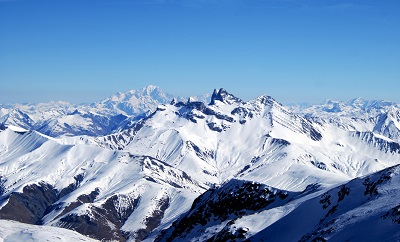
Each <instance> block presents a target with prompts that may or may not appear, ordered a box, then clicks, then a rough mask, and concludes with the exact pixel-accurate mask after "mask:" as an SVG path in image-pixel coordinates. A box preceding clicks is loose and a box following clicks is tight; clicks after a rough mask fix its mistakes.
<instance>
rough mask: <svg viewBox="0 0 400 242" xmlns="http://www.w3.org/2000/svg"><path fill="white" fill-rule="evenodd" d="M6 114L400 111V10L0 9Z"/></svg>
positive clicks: (241, 4)
mask: <svg viewBox="0 0 400 242" xmlns="http://www.w3.org/2000/svg"><path fill="white" fill-rule="evenodd" d="M0 84H1V86H0V103H3V104H4V103H14V102H47V101H50V100H63V101H69V102H72V103H80V102H84V101H86V102H92V101H98V100H100V99H102V98H105V97H106V96H109V95H112V94H114V93H116V92H118V91H121V92H125V91H128V90H130V89H139V88H141V87H144V86H147V85H148V84H153V85H157V86H159V87H161V88H162V89H163V90H164V91H167V92H169V93H172V94H175V95H180V96H189V95H200V94H204V93H207V92H208V93H209V92H212V90H213V89H214V88H219V87H224V88H225V89H227V90H228V91H229V92H231V93H233V94H235V95H236V96H238V97H240V98H242V99H244V100H249V99H252V98H255V97H257V96H259V95H261V94H268V95H271V96H273V97H274V98H275V99H277V100H278V101H280V102H282V103H292V102H311V103H318V102H321V101H323V100H324V99H327V98H332V99H336V100H349V99H352V98H355V97H363V98H365V99H386V100H391V101H396V102H400V1H399V0H358V1H356V0H348V1H344V0H343V1H338V0H279V1H278V0H0Z"/></svg>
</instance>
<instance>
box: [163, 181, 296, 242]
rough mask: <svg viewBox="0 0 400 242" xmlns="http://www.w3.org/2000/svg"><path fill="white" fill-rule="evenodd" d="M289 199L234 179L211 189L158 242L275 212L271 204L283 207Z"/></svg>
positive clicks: (180, 237)
mask: <svg viewBox="0 0 400 242" xmlns="http://www.w3.org/2000/svg"><path fill="white" fill-rule="evenodd" d="M292 195H293V194H292ZM287 198H288V192H286V191H281V190H277V189H274V188H271V187H268V186H266V185H263V184H259V183H254V182H246V181H239V180H235V179H233V180H231V181H229V182H228V183H226V184H225V185H224V186H222V187H220V188H215V189H210V190H208V191H207V192H205V193H204V194H203V195H201V196H200V197H198V198H196V200H195V201H194V202H193V204H192V207H191V209H190V211H189V212H188V213H187V214H185V215H184V216H183V217H182V218H181V219H179V220H177V221H175V222H174V223H173V225H172V226H171V228H169V229H168V230H165V231H163V232H162V233H161V234H160V236H159V237H158V238H157V239H156V241H173V240H175V239H177V240H181V239H183V238H184V236H185V235H186V234H187V233H189V232H190V231H191V230H192V229H193V228H194V227H196V226H197V225H199V226H202V227H205V226H206V225H207V224H208V223H210V222H212V221H220V222H221V221H225V220H234V219H235V218H238V217H241V216H243V215H247V214H252V213H254V212H256V211H257V212H260V211H262V210H263V209H266V208H272V207H274V206H269V205H270V204H272V203H274V204H276V206H277V205H282V204H283V203H286V201H285V200H286V199H287ZM288 200H289V199H288ZM224 236H225V237H224ZM226 236H228V234H225V235H223V234H221V238H228V237H226ZM178 238H179V239H178Z"/></svg>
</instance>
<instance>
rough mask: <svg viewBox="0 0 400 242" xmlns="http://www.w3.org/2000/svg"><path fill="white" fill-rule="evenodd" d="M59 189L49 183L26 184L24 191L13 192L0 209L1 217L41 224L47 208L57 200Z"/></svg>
mask: <svg viewBox="0 0 400 242" xmlns="http://www.w3.org/2000/svg"><path fill="white" fill-rule="evenodd" d="M57 194H58V192H57V190H55V189H54V188H53V187H52V186H51V185H49V184H47V183H40V184H38V185H36V184H32V185H28V186H25V187H24V188H23V191H22V193H11V194H10V196H9V197H8V202H7V204H6V205H5V206H4V207H2V208H1V210H0V219H10V220H15V221H19V222H23V223H29V224H40V221H41V219H42V217H43V216H44V215H45V213H46V210H47V208H48V207H49V206H50V205H51V204H53V203H54V202H56V201H57Z"/></svg>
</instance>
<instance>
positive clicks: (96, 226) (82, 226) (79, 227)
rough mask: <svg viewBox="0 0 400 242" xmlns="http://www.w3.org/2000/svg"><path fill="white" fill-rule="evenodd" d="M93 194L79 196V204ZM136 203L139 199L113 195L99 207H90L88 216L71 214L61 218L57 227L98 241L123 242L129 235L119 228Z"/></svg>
mask: <svg viewBox="0 0 400 242" xmlns="http://www.w3.org/2000/svg"><path fill="white" fill-rule="evenodd" d="M95 193H96V192H92V193H91V194H90V195H86V196H84V197H82V196H81V198H78V200H80V203H81V204H82V201H81V200H86V199H88V200H92V198H93V195H94V194H95ZM121 202H123V206H121V204H120V203H121ZM138 203H139V198H131V197H129V196H125V195H119V196H118V195H114V196H112V197H110V198H109V199H107V200H106V202H105V203H104V204H103V205H102V206H101V207H97V206H90V207H89V209H90V214H91V215H90V216H89V215H88V214H80V215H78V214H74V213H71V214H68V215H66V216H64V217H61V218H60V220H59V221H60V222H59V224H58V225H59V226H60V227H65V228H68V229H72V230H74V231H77V232H78V233H81V234H84V235H87V236H90V237H92V238H96V239H99V240H118V241H125V240H126V239H127V238H128V236H129V234H127V233H125V232H124V231H121V227H122V226H123V225H124V223H125V222H126V220H127V219H128V217H129V216H130V215H131V214H132V212H133V211H134V210H135V209H136V207H137V204H138ZM78 204H79V203H78Z"/></svg>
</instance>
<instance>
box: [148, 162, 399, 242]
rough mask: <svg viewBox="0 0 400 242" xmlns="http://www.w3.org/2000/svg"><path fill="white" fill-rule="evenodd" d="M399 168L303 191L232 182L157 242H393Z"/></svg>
mask: <svg viewBox="0 0 400 242" xmlns="http://www.w3.org/2000/svg"><path fill="white" fill-rule="evenodd" d="M399 198H400V167H399V166H395V167H391V168H388V169H385V170H383V171H380V172H378V173H375V174H371V175H368V176H366V177H362V178H357V179H355V180H352V181H350V182H348V183H346V184H343V185H340V186H338V187H335V188H333V189H328V190H321V189H320V188H318V186H315V185H314V186H310V187H308V189H306V190H304V191H303V192H302V193H291V192H287V191H281V190H277V189H274V188H272V187H268V186H265V185H263V184H259V183H254V182H250V181H235V180H232V181H230V182H228V183H226V184H224V185H223V186H221V187H219V188H216V189H213V190H209V191H207V192H206V193H204V194H203V195H201V196H200V197H199V198H197V199H196V200H195V202H194V203H193V206H192V208H191V209H190V211H189V212H188V213H186V214H185V215H184V216H182V217H181V218H180V219H179V220H177V221H176V222H175V223H174V224H173V225H172V226H171V227H170V228H169V229H168V230H165V231H163V232H162V233H160V234H159V235H158V237H157V239H156V240H157V241H183V240H185V241H188V240H191V241H326V240H329V241H352V240H354V241H397V240H399V239H400V230H399V226H400V225H399V223H400V216H399V214H400V213H399Z"/></svg>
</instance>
